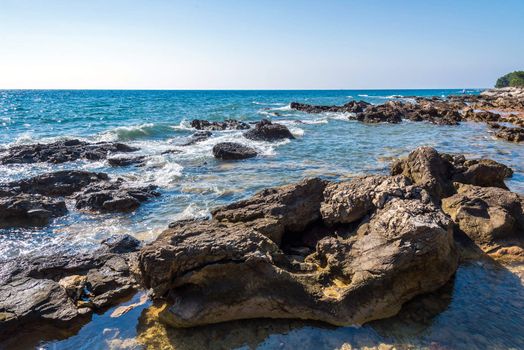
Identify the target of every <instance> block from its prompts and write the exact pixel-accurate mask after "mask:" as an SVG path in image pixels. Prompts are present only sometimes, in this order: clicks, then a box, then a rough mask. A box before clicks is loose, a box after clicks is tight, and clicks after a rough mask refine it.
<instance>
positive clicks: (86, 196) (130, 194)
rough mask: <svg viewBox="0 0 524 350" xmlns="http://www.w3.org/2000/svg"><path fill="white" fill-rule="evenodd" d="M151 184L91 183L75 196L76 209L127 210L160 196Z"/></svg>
mask: <svg viewBox="0 0 524 350" xmlns="http://www.w3.org/2000/svg"><path fill="white" fill-rule="evenodd" d="M156 189H157V187H156V186H153V185H149V186H144V187H125V186H123V183H122V182H118V181H117V182H108V183H103V184H93V185H91V186H88V187H86V188H85V189H84V190H83V191H82V192H80V193H78V194H77V195H76V196H75V200H76V205H75V207H76V209H82V210H87V211H94V212H129V211H133V210H135V209H137V208H138V207H139V206H140V204H141V203H142V202H145V201H147V200H149V199H151V198H154V197H158V196H160V193H158V192H157V191H156Z"/></svg>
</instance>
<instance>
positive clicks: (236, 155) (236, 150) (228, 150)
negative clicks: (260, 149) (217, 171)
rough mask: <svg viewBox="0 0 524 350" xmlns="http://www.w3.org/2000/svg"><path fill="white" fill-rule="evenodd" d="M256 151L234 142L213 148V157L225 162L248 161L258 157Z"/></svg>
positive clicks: (221, 143) (218, 144)
mask: <svg viewBox="0 0 524 350" xmlns="http://www.w3.org/2000/svg"><path fill="white" fill-rule="evenodd" d="M256 155H257V151H255V149H253V148H251V147H248V146H244V145H241V144H239V143H234V142H220V143H217V144H216V145H215V146H213V156H214V157H215V158H218V159H223V160H235V159H246V158H253V157H256Z"/></svg>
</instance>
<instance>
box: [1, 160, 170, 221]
mask: <svg viewBox="0 0 524 350" xmlns="http://www.w3.org/2000/svg"><path fill="white" fill-rule="evenodd" d="M73 195H75V197H74V198H75V199H76V208H77V209H85V210H89V211H97V212H128V211H132V210H135V209H136V208H138V207H139V206H140V204H141V203H142V202H144V201H147V200H149V199H151V198H153V197H156V196H159V195H160V194H159V193H158V192H157V191H156V186H144V187H127V186H126V185H125V183H124V182H123V180H120V179H119V180H117V181H110V180H109V177H108V176H107V174H104V173H92V172H88V171H79V170H63V171H56V172H53V173H47V174H43V175H38V176H35V177H32V178H29V179H23V180H18V181H13V182H9V183H7V184H0V218H3V220H2V221H1V222H0V227H26V226H43V225H46V224H48V223H49V221H50V219H52V218H55V217H58V216H62V215H65V214H66V212H67V209H66V207H65V203H64V201H63V199H62V197H68V196H73ZM56 197H60V198H59V199H57V198H56Z"/></svg>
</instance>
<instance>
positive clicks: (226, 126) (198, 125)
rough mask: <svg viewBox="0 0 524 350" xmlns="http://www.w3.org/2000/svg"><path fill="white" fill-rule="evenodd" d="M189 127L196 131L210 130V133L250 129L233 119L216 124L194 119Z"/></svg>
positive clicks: (246, 124) (216, 122)
mask: <svg viewBox="0 0 524 350" xmlns="http://www.w3.org/2000/svg"><path fill="white" fill-rule="evenodd" d="M191 127H192V128H195V129H197V130H210V131H217V130H246V129H249V128H250V126H249V124H248V123H246V122H243V121H240V120H235V119H226V120H224V121H223V122H218V121H215V122H210V121H208V120H203V119H194V120H192V121H191Z"/></svg>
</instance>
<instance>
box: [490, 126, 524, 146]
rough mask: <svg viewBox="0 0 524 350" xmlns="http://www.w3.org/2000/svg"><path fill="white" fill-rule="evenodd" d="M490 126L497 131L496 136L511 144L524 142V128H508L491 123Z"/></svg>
mask: <svg viewBox="0 0 524 350" xmlns="http://www.w3.org/2000/svg"><path fill="white" fill-rule="evenodd" d="M489 126H490V127H491V128H492V129H494V130H495V136H496V137H498V138H499V139H504V140H506V141H511V142H522V141H524V128H521V127H508V126H503V125H500V124H497V123H490V124H489Z"/></svg>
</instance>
